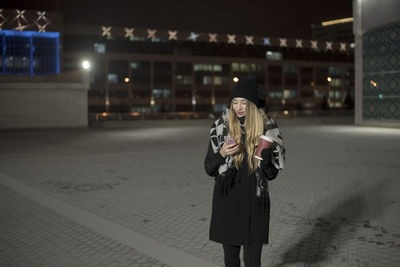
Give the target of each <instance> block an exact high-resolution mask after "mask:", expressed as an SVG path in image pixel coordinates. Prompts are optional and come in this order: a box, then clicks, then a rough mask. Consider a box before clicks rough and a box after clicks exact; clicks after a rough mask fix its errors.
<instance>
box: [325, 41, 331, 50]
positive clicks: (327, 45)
mask: <svg viewBox="0 0 400 267" xmlns="http://www.w3.org/2000/svg"><path fill="white" fill-rule="evenodd" d="M325 44H326V50H332V42H325Z"/></svg>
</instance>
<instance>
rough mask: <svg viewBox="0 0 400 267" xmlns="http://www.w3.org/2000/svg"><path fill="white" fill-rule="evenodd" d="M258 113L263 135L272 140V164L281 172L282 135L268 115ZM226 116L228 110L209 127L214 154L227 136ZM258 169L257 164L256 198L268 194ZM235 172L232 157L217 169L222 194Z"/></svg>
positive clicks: (283, 154) (283, 162)
mask: <svg viewBox="0 0 400 267" xmlns="http://www.w3.org/2000/svg"><path fill="white" fill-rule="evenodd" d="M260 113H261V115H262V117H263V121H264V132H265V133H264V135H265V136H267V137H269V138H271V139H272V140H274V143H275V148H274V150H273V152H272V157H271V161H272V164H273V165H274V166H275V168H277V169H278V170H282V169H283V168H284V166H285V148H284V147H283V138H282V135H281V133H280V131H279V128H278V126H277V124H276V123H275V121H274V120H273V119H272V118H271V117H270V116H268V115H267V116H264V114H265V113H264V112H260ZM228 114H229V109H226V110H225V111H224V112H223V113H222V116H221V117H220V118H218V119H217V120H216V121H215V122H214V123H213V124H212V125H211V129H210V139H211V145H212V149H213V151H214V153H217V152H219V151H220V149H221V148H222V145H223V144H224V142H225V140H226V137H227V135H228ZM241 128H242V132H244V126H242V125H241ZM242 137H243V135H242ZM260 169H261V167H260V162H259V163H258V166H257V169H256V173H255V174H256V179H257V190H256V194H257V197H258V198H260V197H262V196H265V194H266V193H267V192H268V180H267V179H266V177H265V175H264V174H263V172H262V170H260ZM235 171H236V168H235V167H234V163H233V156H227V157H226V158H225V162H224V163H223V164H221V165H220V167H219V169H218V173H219V175H220V176H222V178H223V179H222V181H221V186H222V188H223V192H224V194H226V193H227V191H228V190H229V187H231V186H232V185H233V183H234V176H235Z"/></svg>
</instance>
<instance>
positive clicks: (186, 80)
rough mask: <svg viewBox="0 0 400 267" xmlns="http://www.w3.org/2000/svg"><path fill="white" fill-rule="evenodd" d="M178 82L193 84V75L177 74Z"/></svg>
mask: <svg viewBox="0 0 400 267" xmlns="http://www.w3.org/2000/svg"><path fill="white" fill-rule="evenodd" d="M176 82H177V83H178V84H192V83H193V78H192V76H186V75H176Z"/></svg>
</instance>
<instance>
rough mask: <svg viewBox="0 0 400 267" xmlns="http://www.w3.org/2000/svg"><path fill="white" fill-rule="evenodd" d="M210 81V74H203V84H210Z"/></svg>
mask: <svg viewBox="0 0 400 267" xmlns="http://www.w3.org/2000/svg"><path fill="white" fill-rule="evenodd" d="M211 82H212V80H211V76H203V84H204V85H208V84H211Z"/></svg>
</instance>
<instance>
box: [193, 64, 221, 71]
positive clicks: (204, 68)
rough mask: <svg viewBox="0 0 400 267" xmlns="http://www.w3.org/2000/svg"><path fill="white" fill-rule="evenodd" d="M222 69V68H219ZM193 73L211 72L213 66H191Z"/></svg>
mask: <svg viewBox="0 0 400 267" xmlns="http://www.w3.org/2000/svg"><path fill="white" fill-rule="evenodd" d="M221 69H222V67H221ZM193 70H194V71H212V70H213V65H212V64H194V65H193Z"/></svg>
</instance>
